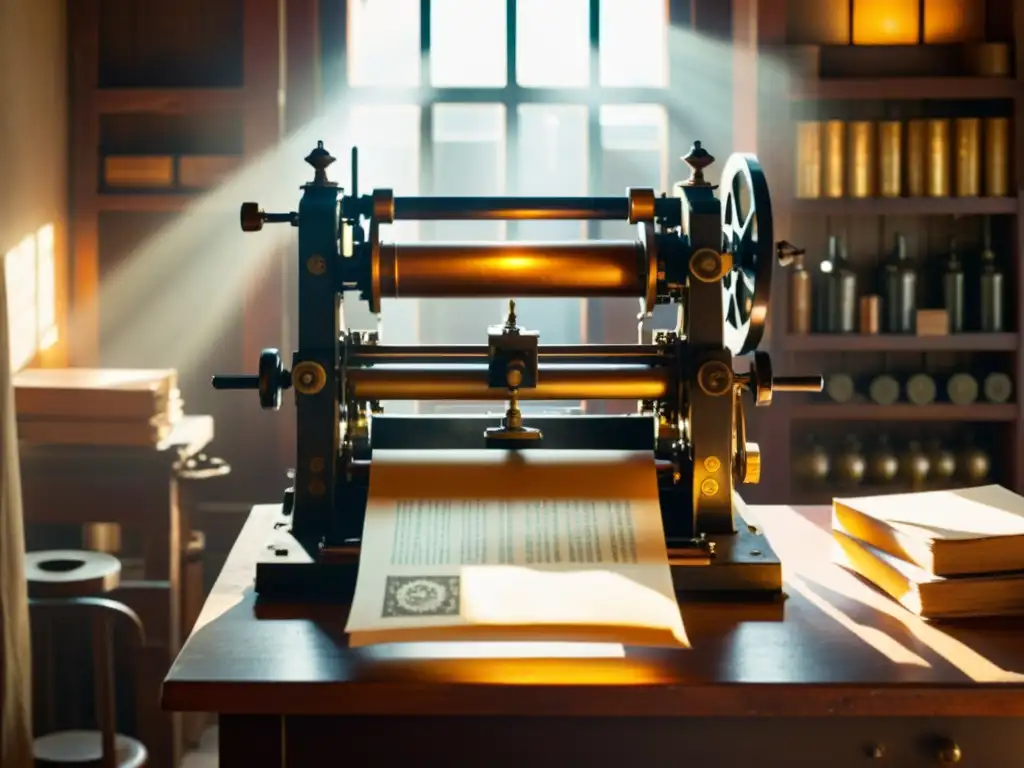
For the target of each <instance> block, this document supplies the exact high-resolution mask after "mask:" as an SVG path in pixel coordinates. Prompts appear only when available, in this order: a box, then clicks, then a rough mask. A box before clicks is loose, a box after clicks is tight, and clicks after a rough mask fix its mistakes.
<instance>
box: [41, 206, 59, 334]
mask: <svg viewBox="0 0 1024 768" xmlns="http://www.w3.org/2000/svg"><path fill="white" fill-rule="evenodd" d="M54 269H55V264H54V252H53V225H52V224H47V225H46V226H45V227H42V228H41V229H40V230H39V231H38V232H36V286H37V290H36V297H37V302H38V304H37V306H36V316H37V320H36V323H37V325H38V332H39V349H49V348H50V347H52V346H53V345H54V344H56V343H57V306H56V302H57V278H56V275H55V272H54Z"/></svg>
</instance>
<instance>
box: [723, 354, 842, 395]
mask: <svg viewBox="0 0 1024 768" xmlns="http://www.w3.org/2000/svg"><path fill="white" fill-rule="evenodd" d="M736 380H737V382H738V383H739V385H740V386H741V387H743V388H745V389H749V390H750V392H751V394H752V395H753V396H754V405H755V406H764V405H771V402H772V396H773V395H774V394H775V393H776V392H821V390H822V389H824V387H825V379H824V378H823V377H822V376H776V375H774V374H773V373H772V361H771V358H770V357H769V356H768V353H767V352H755V353H754V359H753V361H752V362H751V364H750V373H741V374H737V376H736Z"/></svg>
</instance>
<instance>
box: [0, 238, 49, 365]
mask: <svg viewBox="0 0 1024 768" xmlns="http://www.w3.org/2000/svg"><path fill="white" fill-rule="evenodd" d="M3 266H4V277H5V279H6V282H7V327H8V332H9V336H10V352H11V367H12V369H13V370H15V371H17V370H20V369H21V368H24V367H25V366H26V365H29V364H30V363H32V362H33V361H34V360H35V359H36V356H37V355H38V354H39V352H41V351H43V350H46V349H49V348H50V347H52V346H53V345H54V344H56V343H57V316H56V306H55V294H56V281H55V277H54V242H53V226H52V225H50V224H47V225H46V226H45V227H42V228H41V229H40V230H39V231H38V232H36V233H35V234H32V235H29V236H28V237H26V238H24V239H23V240H22V241H21V242H20V243H18V244H17V245H16V246H15V247H14V248H12V249H11V250H10V251H8V252H7V253H6V255H5V256H4V264H3Z"/></svg>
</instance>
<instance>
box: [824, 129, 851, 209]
mask: <svg viewBox="0 0 1024 768" xmlns="http://www.w3.org/2000/svg"><path fill="white" fill-rule="evenodd" d="M823 140H824V145H825V150H824V151H825V157H824V162H823V175H822V189H823V191H824V193H825V197H829V198H833V199H835V198H840V197H842V196H843V195H844V194H846V179H845V176H846V123H844V122H843V121H842V120H829V121H828V122H827V123H825V130H824V137H823Z"/></svg>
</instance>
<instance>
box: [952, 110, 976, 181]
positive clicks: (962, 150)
mask: <svg viewBox="0 0 1024 768" xmlns="http://www.w3.org/2000/svg"><path fill="white" fill-rule="evenodd" d="M953 134H954V139H955V141H956V178H955V183H956V196H957V197H977V196H978V195H980V194H981V118H979V117H959V118H957V119H956V122H955V123H954V127H953Z"/></svg>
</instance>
